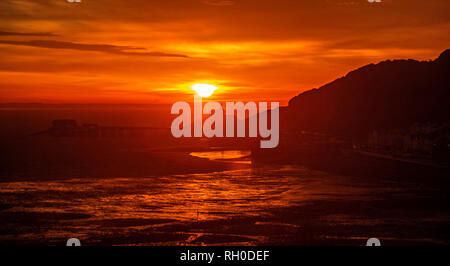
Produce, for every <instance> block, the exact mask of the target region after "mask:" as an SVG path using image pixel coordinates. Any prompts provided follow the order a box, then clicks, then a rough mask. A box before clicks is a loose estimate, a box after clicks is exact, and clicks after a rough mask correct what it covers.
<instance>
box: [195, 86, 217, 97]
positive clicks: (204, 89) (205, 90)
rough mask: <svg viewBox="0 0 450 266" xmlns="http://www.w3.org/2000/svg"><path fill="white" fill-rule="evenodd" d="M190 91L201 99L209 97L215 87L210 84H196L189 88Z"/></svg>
mask: <svg viewBox="0 0 450 266" xmlns="http://www.w3.org/2000/svg"><path fill="white" fill-rule="evenodd" d="M191 89H193V90H194V91H196V92H197V94H198V95H200V96H201V97H209V96H211V95H212V94H213V92H214V91H215V90H217V87H216V86H214V85H210V84H202V83H196V84H194V85H192V86H191Z"/></svg>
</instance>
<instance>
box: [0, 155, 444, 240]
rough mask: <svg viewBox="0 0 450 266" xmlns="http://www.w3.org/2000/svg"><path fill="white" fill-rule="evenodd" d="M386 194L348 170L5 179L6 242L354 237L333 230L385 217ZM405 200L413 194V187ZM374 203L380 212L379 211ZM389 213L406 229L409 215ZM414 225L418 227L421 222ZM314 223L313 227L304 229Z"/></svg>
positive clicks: (1, 195) (1, 189) (0, 194)
mask: <svg viewBox="0 0 450 266" xmlns="http://www.w3.org/2000/svg"><path fill="white" fill-rule="evenodd" d="M219 154H220V153H219ZM217 156H219V157H220V158H224V157H226V156H225V155H217ZM402 189H403V190H402ZM402 189H399V190H402V191H407V189H408V188H407V186H404V187H403V188H402ZM369 191H370V192H369ZM387 192H389V193H390V192H392V188H389V189H386V188H384V187H379V188H374V187H372V188H370V189H368V188H367V187H365V186H364V185H363V184H361V183H355V182H354V180H352V179H351V178H349V177H343V176H336V175H331V174H327V173H324V172H320V171H312V170H309V169H307V168H304V167H289V166H286V167H284V168H281V169H280V168H277V169H275V168H267V167H266V168H259V169H245V170H236V171H225V172H215V173H206V174H188V175H173V176H162V177H151V178H150V177H149V178H107V179H106V178H105V179H99V178H83V179H71V180H62V181H40V182H9V183H1V184H0V199H1V205H0V207H1V209H0V210H1V212H0V215H1V218H2V223H1V225H0V231H1V232H2V234H1V235H0V240H1V241H29V242H31V243H33V241H37V242H42V243H46V244H48V243H50V244H56V245H59V244H61V243H62V242H61V241H63V240H64V239H68V238H69V237H79V238H80V239H83V240H84V241H85V243H86V242H87V243H90V244H107V245H109V244H126V245H128V244H157V245H161V244H162V245H167V244H169V245H180V244H181V245H184V244H202V243H205V244H209V245H213V244H227V243H234V244H250V245H255V244H271V243H272V244H273V243H275V244H280V243H297V242H295V241H304V239H309V238H308V237H304V234H305V232H309V231H310V230H313V231H315V233H316V234H317V236H315V237H319V238H322V239H332V238H337V239H339V237H341V235H342V234H344V235H345V234H350V235H346V239H357V238H358V237H360V238H364V237H366V236H367V235H366V234H365V233H364V231H363V229H360V231H358V230H356V231H357V232H356V233H351V232H353V229H352V231H348V232H347V231H345V230H348V229H345V230H344V231H342V230H343V229H340V230H341V231H339V234H338V236H336V234H337V233H336V232H334V231H333V230H335V229H333V230H332V231H329V230H330V229H329V227H330V228H340V227H343V228H347V227H351V228H355V227H356V226H365V227H369V228H373V227H375V226H377V225H378V226H379V225H381V224H383V223H384V221H383V220H382V219H379V218H377V217H372V218H371V215H372V214H370V213H369V214H367V215H366V216H363V215H362V214H361V211H364V210H365V209H364V208H363V206H364V204H368V202H372V201H376V200H377V199H378V200H379V199H380V197H382V196H380V195H381V194H382V193H387ZM404 197H405V198H404V200H409V196H408V195H407V194H404ZM399 200H403V199H402V198H397V201H399ZM337 203H342V204H344V205H343V206H347V205H348V206H347V207H346V208H347V209H345V208H344V207H342V206H341V205H338V204H337ZM311 206H312V207H311ZM359 208H361V209H359ZM341 209H342V210H341ZM373 210H374V213H375V215H380V213H382V210H377V209H373ZM383 215H384V214H383ZM390 215H391V214H390ZM362 217H364V218H362ZM427 218H430V217H427ZM438 218H439V217H438ZM440 218H442V217H440ZM389 219H390V223H393V224H395V223H398V224H402V225H403V226H408V221H405V219H404V218H403V217H401V218H398V219H397V218H395V217H389ZM396 219H397V220H396ZM444 219H447V217H444ZM445 221H446V222H447V221H448V220H445ZM414 223H415V224H416V226H418V225H417V224H419V225H420V223H419V221H418V220H417V219H415V220H414ZM308 226H309V227H311V228H312V229H308V230H306V229H305V228H308ZM365 227H362V228H365ZM327 230H328V231H327ZM393 231H395V230H393ZM369 236H370V235H369ZM298 238H301V240H298ZM271 241H272V242H271ZM287 241H288V242H287ZM289 241H291V242H289ZM20 243H22V242H20ZM298 243H304V242H298Z"/></svg>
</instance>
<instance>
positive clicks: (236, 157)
mask: <svg viewBox="0 0 450 266" xmlns="http://www.w3.org/2000/svg"><path fill="white" fill-rule="evenodd" d="M189 155H191V156H194V157H199V158H206V159H209V160H214V161H218V160H227V162H233V163H245V164H251V160H250V157H249V156H250V155H251V151H247V150H221V151H203V152H191V153H189Z"/></svg>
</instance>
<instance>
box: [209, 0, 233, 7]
mask: <svg viewBox="0 0 450 266" xmlns="http://www.w3.org/2000/svg"><path fill="white" fill-rule="evenodd" d="M202 2H203V4H205V5H210V6H232V5H234V1H231V0H203V1H202Z"/></svg>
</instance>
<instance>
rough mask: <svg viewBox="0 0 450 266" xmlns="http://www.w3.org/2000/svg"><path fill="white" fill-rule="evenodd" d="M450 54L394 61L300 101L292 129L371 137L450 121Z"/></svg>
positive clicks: (290, 114)
mask: <svg viewBox="0 0 450 266" xmlns="http://www.w3.org/2000/svg"><path fill="white" fill-rule="evenodd" d="M449 74H450V50H446V51H444V52H443V53H442V54H441V55H440V56H439V57H438V58H437V59H436V60H433V61H416V60H411V59H409V60H388V61H383V62H380V63H378V64H369V65H366V66H364V67H361V68H359V69H357V70H354V71H351V72H349V73H348V74H347V75H346V76H344V77H342V78H339V79H337V80H335V81H333V82H331V83H328V84H326V85H324V86H322V87H320V88H318V89H312V90H309V91H306V92H303V93H301V94H299V95H298V96H295V97H294V98H292V99H291V100H290V101H289V106H288V108H286V109H285V110H283V112H282V113H283V116H284V117H283V119H282V120H284V121H285V124H284V126H286V127H287V128H289V129H290V130H294V131H298V130H307V131H315V132H323V133H327V134H331V135H336V136H342V137H348V138H366V137H367V134H368V133H369V132H370V131H371V130H374V129H391V128H406V127H409V126H411V125H412V124H413V123H416V122H419V123H421V122H442V121H448V120H449V118H450V104H449V99H450V75H449Z"/></svg>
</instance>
